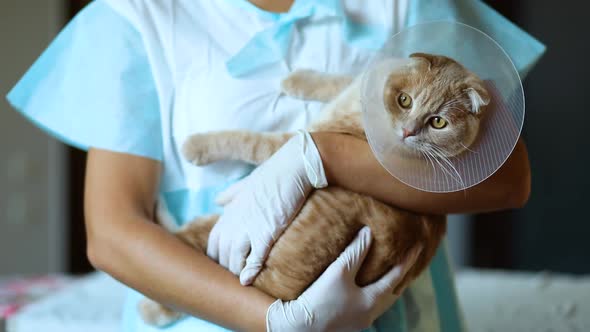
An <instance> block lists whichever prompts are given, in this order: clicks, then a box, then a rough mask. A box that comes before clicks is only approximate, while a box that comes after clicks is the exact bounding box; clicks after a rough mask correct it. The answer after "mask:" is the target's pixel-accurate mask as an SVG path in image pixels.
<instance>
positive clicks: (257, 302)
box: [89, 219, 274, 331]
mask: <svg viewBox="0 0 590 332" xmlns="http://www.w3.org/2000/svg"><path fill="white" fill-rule="evenodd" d="M118 225H120V226H118V227H116V228H113V229H107V228H104V229H102V230H101V231H100V232H99V234H102V235H99V234H96V235H95V238H93V239H92V240H91V243H93V246H92V247H91V248H90V254H89V256H90V258H91V260H92V262H93V264H94V265H96V267H97V268H99V269H101V270H104V271H105V272H107V273H109V274H110V275H112V276H113V277H115V278H117V279H118V280H120V281H121V282H123V283H125V284H127V285H129V286H131V287H132V288H134V289H137V290H138V291H139V292H141V293H143V294H146V295H148V296H149V297H151V298H152V299H155V300H157V301H159V302H161V303H165V304H168V305H170V306H172V307H174V308H177V309H179V310H181V311H184V312H186V313H188V314H190V315H193V316H197V317H200V318H203V319H205V320H208V321H211V322H215V323H217V324H220V325H222V326H225V327H228V328H231V329H233V330H240V331H265V330H266V327H265V315H266V310H267V308H268V307H269V306H270V304H271V303H272V302H273V301H274V300H273V299H272V298H271V297H269V296H268V295H266V294H264V293H262V292H261V291H259V290H257V289H255V288H253V287H243V286H241V285H240V283H239V280H238V279H237V278H236V277H235V276H234V275H233V274H231V273H230V272H228V271H227V270H225V269H223V268H222V267H221V266H219V265H218V264H216V263H214V262H213V261H211V260H210V259H209V258H207V257H206V256H205V255H203V254H200V253H196V252H195V251H194V250H193V249H191V248H189V247H188V246H187V245H185V244H184V243H182V242H180V241H179V240H178V239H176V238H175V237H173V236H171V235H170V234H168V233H167V232H166V231H164V230H163V229H161V228H160V227H159V226H157V225H155V224H152V223H149V222H148V221H147V220H141V219H136V220H125V221H124V222H121V223H118Z"/></svg>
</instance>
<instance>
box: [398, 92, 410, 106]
mask: <svg viewBox="0 0 590 332" xmlns="http://www.w3.org/2000/svg"><path fill="white" fill-rule="evenodd" d="M397 103H398V104H399V106H401V107H402V108H410V107H412V97H410V95H408V94H407V93H405V92H402V93H400V95H399V96H398V97H397Z"/></svg>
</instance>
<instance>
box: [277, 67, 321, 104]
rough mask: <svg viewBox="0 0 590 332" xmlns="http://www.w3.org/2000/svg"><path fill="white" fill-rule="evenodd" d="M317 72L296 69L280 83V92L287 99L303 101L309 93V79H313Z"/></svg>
mask: <svg viewBox="0 0 590 332" xmlns="http://www.w3.org/2000/svg"><path fill="white" fill-rule="evenodd" d="M316 75H317V72H316V71H314V70H309V69H298V70H295V71H294V72H292V73H290V74H289V76H287V77H285V78H284V79H283V80H282V81H281V91H282V92H283V93H284V94H286V95H287V96H289V97H293V98H297V99H305V98H307V95H308V94H309V92H308V91H307V90H308V89H309V83H310V81H311V78H313V77H315V76H316Z"/></svg>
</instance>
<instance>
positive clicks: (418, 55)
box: [410, 53, 434, 70]
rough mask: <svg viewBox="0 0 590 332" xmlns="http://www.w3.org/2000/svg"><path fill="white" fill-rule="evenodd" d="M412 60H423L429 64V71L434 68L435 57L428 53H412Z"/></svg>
mask: <svg viewBox="0 0 590 332" xmlns="http://www.w3.org/2000/svg"><path fill="white" fill-rule="evenodd" d="M410 58H414V59H418V60H422V61H424V62H426V63H427V64H428V70H430V68H431V67H432V62H433V60H434V56H433V55H432V54H428V53H412V54H410Z"/></svg>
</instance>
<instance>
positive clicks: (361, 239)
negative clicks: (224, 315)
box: [266, 227, 422, 332]
mask: <svg viewBox="0 0 590 332" xmlns="http://www.w3.org/2000/svg"><path fill="white" fill-rule="evenodd" d="M370 245H371V234H370V230H369V228H368V227H365V228H363V229H362V230H361V231H360V232H359V234H358V235H357V237H356V238H355V239H354V241H353V242H352V243H351V244H350V245H349V246H348V247H347V248H346V249H345V250H344V252H343V253H342V254H341V255H340V257H338V259H337V260H336V261H334V263H332V264H331V265H330V266H329V267H328V269H327V270H326V271H325V272H324V273H323V274H322V275H321V276H320V277H319V278H318V279H317V280H316V281H315V282H314V283H313V284H312V285H311V286H310V287H309V288H308V289H307V290H306V291H305V292H303V294H301V296H299V298H297V299H296V300H293V301H289V302H283V301H281V300H277V301H276V302H274V303H273V304H272V305H271V306H270V307H269V308H268V311H267V313H266V329H267V332H277V331H280V332H291V331H297V332H301V331H309V332H315V331H339V332H346V331H351V332H358V331H361V330H363V329H366V328H368V327H370V326H371V324H373V322H374V321H375V319H377V317H379V316H380V315H381V314H383V313H384V312H385V310H387V309H388V308H390V307H391V306H392V305H393V304H394V302H395V301H396V300H397V298H398V297H399V295H400V294H394V293H393V290H394V289H395V287H396V285H397V283H398V282H399V281H401V280H402V279H403V277H404V275H405V274H406V273H407V271H408V270H409V269H410V268H411V267H412V265H413V264H414V263H415V262H416V259H417V257H418V255H419V254H420V252H421V251H422V248H421V247H418V248H417V249H416V250H414V251H413V252H412V253H411V254H410V255H409V256H408V257H407V259H406V260H405V262H404V263H403V264H401V265H399V266H396V267H394V268H393V269H391V270H390V271H389V272H388V273H386V274H385V275H384V276H383V277H381V279H379V280H378V281H376V282H375V283H373V284H371V285H367V286H365V287H359V286H357V285H356V283H355V277H356V274H357V271H358V270H359V268H360V266H361V265H362V262H363V260H364V258H365V256H366V255H367V253H368V251H369V247H370Z"/></svg>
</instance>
